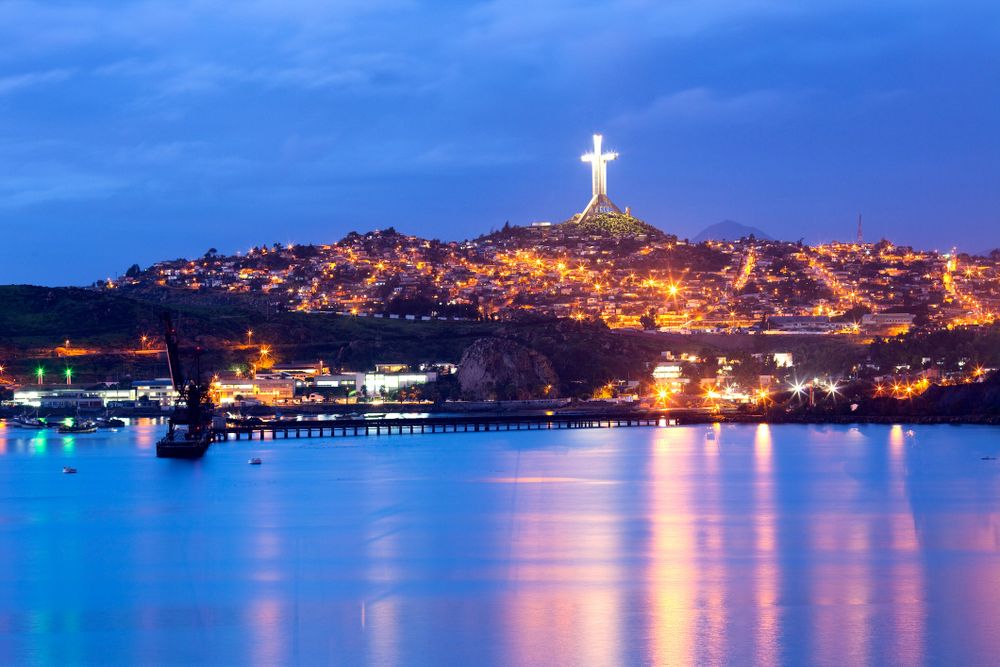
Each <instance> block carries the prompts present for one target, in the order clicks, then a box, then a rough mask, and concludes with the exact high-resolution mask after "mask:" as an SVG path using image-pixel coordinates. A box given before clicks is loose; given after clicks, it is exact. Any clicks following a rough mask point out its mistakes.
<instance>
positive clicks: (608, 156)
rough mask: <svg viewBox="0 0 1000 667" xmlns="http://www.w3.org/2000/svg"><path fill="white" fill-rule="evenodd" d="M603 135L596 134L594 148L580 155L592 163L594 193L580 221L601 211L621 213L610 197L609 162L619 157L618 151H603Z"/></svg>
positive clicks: (585, 160) (583, 159) (584, 160)
mask: <svg viewBox="0 0 1000 667" xmlns="http://www.w3.org/2000/svg"><path fill="white" fill-rule="evenodd" d="M603 139H604V138H603V137H602V136H601V135H599V134H595V135H594V150H593V152H591V153H587V154H586V155H583V156H581V157H580V160H581V161H583V162H589V163H590V169H591V181H592V193H593V196H592V197H591V199H590V203H589V204H587V208H585V209H583V213H581V214H580V222H583V221H584V220H587V219H588V218H592V217H596V216H598V215H600V214H601V213H621V209H619V208H618V207H617V206H615V205H614V203H612V201H611V200H610V199H608V162H611V161H612V160H617V159H618V153H614V152H607V153H604V152H602V149H601V144H602V143H603Z"/></svg>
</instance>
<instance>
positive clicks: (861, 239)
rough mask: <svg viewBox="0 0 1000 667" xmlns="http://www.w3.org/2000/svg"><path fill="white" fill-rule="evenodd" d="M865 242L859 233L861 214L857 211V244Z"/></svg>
mask: <svg viewBox="0 0 1000 667" xmlns="http://www.w3.org/2000/svg"><path fill="white" fill-rule="evenodd" d="M864 242H865V237H864V235H863V234H862V233H861V214H860V213H858V245H862V244H863V243H864Z"/></svg>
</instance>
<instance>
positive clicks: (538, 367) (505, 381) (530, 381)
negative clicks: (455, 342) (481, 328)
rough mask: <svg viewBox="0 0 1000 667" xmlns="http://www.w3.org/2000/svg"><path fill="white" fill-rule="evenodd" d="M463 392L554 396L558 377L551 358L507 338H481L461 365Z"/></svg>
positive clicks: (478, 396) (486, 396) (482, 396)
mask: <svg viewBox="0 0 1000 667" xmlns="http://www.w3.org/2000/svg"><path fill="white" fill-rule="evenodd" d="M458 368H459V370H458V383H459V386H460V387H461V389H462V395H463V396H464V397H466V398H469V399H471V400H527V399H532V398H554V397H555V396H556V395H557V394H558V387H559V376H558V375H557V374H556V372H555V369H554V368H553V367H552V362H551V361H549V359H548V357H546V356H545V355H544V354H541V353H540V352H537V351H536V350H533V349H531V348H529V347H527V346H525V345H522V344H521V343H518V342H515V341H513V340H510V339H506V338H479V339H477V340H476V341H475V342H473V343H472V345H470V346H469V347H468V348H466V350H465V353H464V354H463V355H462V361H461V363H460V364H459V367H458Z"/></svg>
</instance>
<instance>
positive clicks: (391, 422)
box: [215, 410, 708, 441]
mask: <svg viewBox="0 0 1000 667" xmlns="http://www.w3.org/2000/svg"><path fill="white" fill-rule="evenodd" d="M707 416H708V413H707V412H706V411H704V410H663V411H654V412H620V413H604V414H600V413H591V414H583V413H563V414H559V413H554V414H526V415H524V414H522V415H504V414H495V415H456V416H437V417H436V416H430V417H400V418H393V419H386V418H378V419H363V418H356V419H328V420H320V419H316V420H308V421H306V420H302V421H293V420H284V419H277V420H267V421H259V422H253V423H238V422H237V423H234V422H228V423H227V424H226V426H225V428H216V429H215V440H217V441H226V440H243V439H246V440H255V439H256V440H285V439H289V438H340V437H360V436H388V435H417V434H421V433H492V432H497V431H504V432H506V431H538V430H559V429H580V428H587V429H592V428H630V427H631V428H634V427H649V426H673V425H676V424H678V423H683V422H693V421H697V422H704V421H705V420H706V417H707Z"/></svg>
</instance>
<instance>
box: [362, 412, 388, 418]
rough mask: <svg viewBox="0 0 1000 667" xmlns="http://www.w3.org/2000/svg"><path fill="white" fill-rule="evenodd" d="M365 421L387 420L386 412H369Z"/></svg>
mask: <svg viewBox="0 0 1000 667" xmlns="http://www.w3.org/2000/svg"><path fill="white" fill-rule="evenodd" d="M365 419H385V413H384V412H369V413H367V414H366V415H365Z"/></svg>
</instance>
